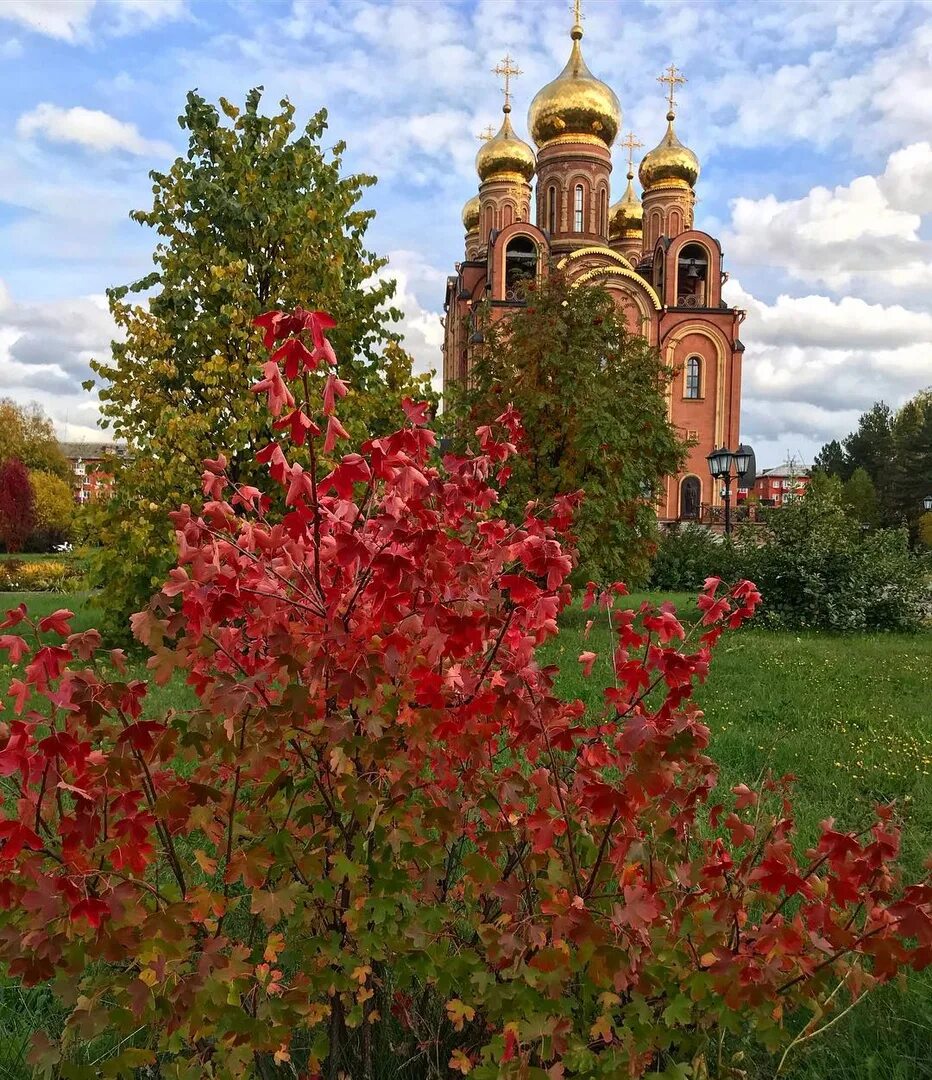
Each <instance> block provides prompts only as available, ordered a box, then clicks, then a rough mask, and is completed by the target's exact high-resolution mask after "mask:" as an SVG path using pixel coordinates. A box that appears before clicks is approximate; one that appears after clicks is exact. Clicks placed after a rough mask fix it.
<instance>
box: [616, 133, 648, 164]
mask: <svg viewBox="0 0 932 1080" xmlns="http://www.w3.org/2000/svg"><path fill="white" fill-rule="evenodd" d="M621 145H622V146H623V147H624V148H625V149H626V150H627V151H628V172H631V170H632V169H633V168H634V151H635V150H637V148H638V147H639V146H643V145H644V144H643V143H642V142H641V140H640V139H638V138H636V137H635V134H634V132H633V131H629V132H628V134H627V135H626V136H625V137H624V138H623V139H622V140H621Z"/></svg>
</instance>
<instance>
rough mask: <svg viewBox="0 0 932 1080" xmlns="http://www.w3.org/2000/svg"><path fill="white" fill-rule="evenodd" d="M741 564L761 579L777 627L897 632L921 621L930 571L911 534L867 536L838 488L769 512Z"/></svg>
mask: <svg viewBox="0 0 932 1080" xmlns="http://www.w3.org/2000/svg"><path fill="white" fill-rule="evenodd" d="M811 487H812V485H810V488H811ZM739 565H740V567H741V571H742V573H746V574H748V575H749V576H752V577H753V578H754V580H755V581H756V582H757V584H758V587H759V588H760V590H761V592H762V593H763V595H764V596H765V598H766V599H765V606H764V609H763V616H764V618H765V620H766V621H769V622H771V623H774V624H778V625H782V626H789V627H810V628H813V629H826V630H839V631H854V630H895V629H911V628H915V627H916V626H918V624H919V622H920V620H921V616H922V605H923V599H924V591H925V588H924V584H923V579H924V570H925V568H924V562H923V560H922V559H920V558H918V557H916V556H915V555H914V554H913V553H912V552H911V551H910V548H909V537H908V534H907V532H906V530H903V529H879V530H876V531H872V532H870V531H865V530H864V529H862V528H861V527H860V525H859V524H858V523H857V522H855V521H853V520H852V519H851V518H850V517H849V516H848V515H847V514H846V512H845V509H844V507H843V506H842V503H841V499H840V496H839V495H838V493H837V492H836V491H835V490H834V489H830V488H826V489H825V490H824V491H822V490H821V489H819V490H816V491H812V490H810V491H809V492H808V493H807V494H806V497H805V498H803V499H801V500H799V501H798V502H794V503H792V504H790V505H788V506H783V507H781V508H780V509H779V510H772V511H770V512H769V513H768V514H767V516H766V521H765V525H764V527H763V529H762V530H761V531H760V533H759V534H757V535H754V536H751V535H750V534H748V535H747V536H746V537H745V539H744V540H743V541H739Z"/></svg>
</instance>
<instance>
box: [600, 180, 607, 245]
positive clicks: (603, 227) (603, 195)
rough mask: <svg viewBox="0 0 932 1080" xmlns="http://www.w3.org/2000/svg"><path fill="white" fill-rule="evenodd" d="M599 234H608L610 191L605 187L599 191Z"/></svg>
mask: <svg viewBox="0 0 932 1080" xmlns="http://www.w3.org/2000/svg"><path fill="white" fill-rule="evenodd" d="M599 235H600V236H607V235H608V192H607V191H606V190H605V188H602V190H601V191H600V192H599Z"/></svg>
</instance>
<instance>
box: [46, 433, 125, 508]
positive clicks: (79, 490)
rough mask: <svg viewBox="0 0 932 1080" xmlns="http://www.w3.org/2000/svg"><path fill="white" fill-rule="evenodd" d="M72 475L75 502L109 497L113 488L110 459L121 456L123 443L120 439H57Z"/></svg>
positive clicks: (123, 449) (123, 451)
mask: <svg viewBox="0 0 932 1080" xmlns="http://www.w3.org/2000/svg"><path fill="white" fill-rule="evenodd" d="M59 445H60V446H61V452H62V453H63V454H64V455H65V457H66V458H67V459H68V464H69V465H70V466H71V472H72V475H73V477H74V499H75V502H78V503H86V502H97V501H98V500H100V499H109V498H110V495H111V493H112V492H113V471H112V465H111V462H112V461H113V459H114V458H116V457H123V455H124V454H125V453H126V447H125V446H122V445H120V444H119V443H91V442H86V443H60V444H59Z"/></svg>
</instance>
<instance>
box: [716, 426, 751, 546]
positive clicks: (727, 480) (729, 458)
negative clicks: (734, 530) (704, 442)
mask: <svg viewBox="0 0 932 1080" xmlns="http://www.w3.org/2000/svg"><path fill="white" fill-rule="evenodd" d="M706 461H708V463H709V472H710V473H711V474H712V477H713V478H714V479H715V480H721V481H722V483H723V484H724V491H723V497H724V500H725V535H726V536H731V481H732V479H733V476H732V471H731V470H732V467H734V470H735V474H736V475H737V477H738V479H739V480H740V479H741V478H742V477H744V476H745V474H746V473H747V471H748V469H749V468H750V465H751V453H750V451H749V450H748V449H747V448H746V447H744V446H739V447H738V449H737V450H729V449H728V448H727V447H725V446H722V447H719V449H718V450H713V451H712V453H711V454H709V455H708V457H707V458H706Z"/></svg>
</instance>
